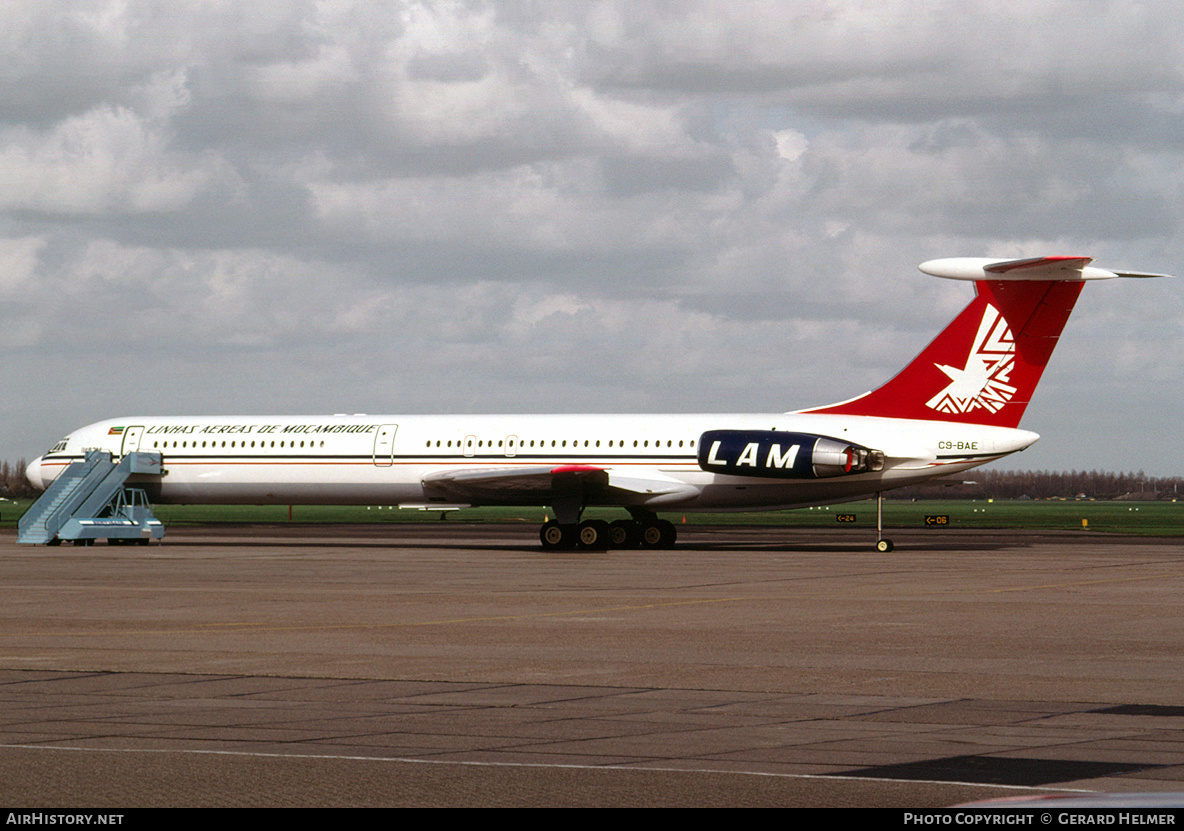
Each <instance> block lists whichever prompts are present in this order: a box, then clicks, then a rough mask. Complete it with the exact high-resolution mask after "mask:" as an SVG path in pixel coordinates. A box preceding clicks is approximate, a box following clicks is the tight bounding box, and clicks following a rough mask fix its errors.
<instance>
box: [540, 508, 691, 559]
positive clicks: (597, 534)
mask: <svg viewBox="0 0 1184 831" xmlns="http://www.w3.org/2000/svg"><path fill="white" fill-rule="evenodd" d="M677 536H678V532H677V531H676V530H675V527H674V523H672V522H669V521H667V520H665V519H658V518H657V517H656V516H654V515H653V514H649V515H648V516H647V515H642V516H641V517H635V518H634V519H618V520H617V521H616V522H606V521H604V520H603V519H587V520H584V521H583V522H578V523H573V522H559V521H557V520H554V519H552V520H550V521H548V522H546V523H544V525H543V527H542V528H540V529H539V541H540V542H542V544H543V548H546V549H549V550H562V549H573V548H582V549H586V550H589V551H603V550H605V549H609V548H673V547H674V541H675V538H676V537H677Z"/></svg>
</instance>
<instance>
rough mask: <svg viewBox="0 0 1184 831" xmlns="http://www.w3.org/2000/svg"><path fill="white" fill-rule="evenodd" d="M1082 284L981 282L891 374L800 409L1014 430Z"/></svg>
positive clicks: (1020, 280) (1072, 282)
mask: <svg viewBox="0 0 1184 831" xmlns="http://www.w3.org/2000/svg"><path fill="white" fill-rule="evenodd" d="M1085 262H1089V261H1088V260H1085ZM980 273H982V272H980ZM943 276H946V275H943ZM1083 285H1084V283H1083V282H1081V281H1080V280H1065V279H1061V280H1031V279H1015V278H1009V279H1001V280H989V279H988V280H979V281H977V282H976V283H975V286H976V287H977V289H978V296H977V297H975V298H974V300H973V301H971V303H970V305H969V306H967V307H966V308H965V309H963V310H962V312H961V313H960V314H959V315H958V316H957V317H956V318H954V321H953V322H952V323H951V324H950V325H949V326H947V327H946V328H945V330H944V331H942V333H941V334H940V335H938V336H937V338H935V339H934V341H933V343H931V344H929V346H927V347H925V349H924V350H923V351H922V352H921V354H920V355H918V356H917V357H916V358H915V359H913V362H912V363H910V364H909V365H908V366H906V367H905V368H904V369H903V370H901V371H900V373H899V374H898V375H897V376H896V377H895V378H893V379H892V380H891V381H889V382H888V383H886V384H884V386H882V387H880V388H879V389H877V390H873V391H872V392H869V393H865V394H864V395H861V396H860V397H859V398H854V399H852V400H850V401H845V402H843V403H840V404H832V405H831V406H829V407H819V408H817V409H811V410H806V411H805V412H810V413H834V414H841V415H866V416H886V417H889V418H916V419H928V420H932V421H956V422H965V423H969V424H991V425H996V426H999V427H1016V426H1018V425H1019V423H1020V418H1021V417H1022V416H1023V414H1024V410H1025V409H1026V408H1027V406H1028V402H1029V401H1031V400H1032V394H1033V393H1034V392H1035V391H1036V384H1037V383H1038V382H1039V381H1040V376H1041V374H1042V373H1043V372H1044V367H1045V366H1046V365H1047V364H1048V359H1049V356H1051V355H1052V351H1053V349H1054V348H1055V347H1056V345H1057V339H1058V338H1059V337H1060V336H1061V330H1062V329H1063V328H1064V326H1065V322H1066V321H1067V320H1068V319H1069V313H1070V312H1072V311H1073V304H1074V303H1076V302H1077V297H1078V295H1079V294H1081V287H1082V286H1083Z"/></svg>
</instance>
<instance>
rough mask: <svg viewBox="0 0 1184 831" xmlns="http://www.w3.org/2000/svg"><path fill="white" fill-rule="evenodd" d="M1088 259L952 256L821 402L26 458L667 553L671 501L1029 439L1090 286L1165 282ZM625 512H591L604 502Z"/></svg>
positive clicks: (327, 428)
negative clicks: (902, 353)
mask: <svg viewBox="0 0 1184 831" xmlns="http://www.w3.org/2000/svg"><path fill="white" fill-rule="evenodd" d="M1091 262H1092V260H1091V258H1088V257H1036V258H1029V259H1019V260H993V259H987V258H964V257H958V258H947V259H940V260H930V261H929V262H926V263H923V264H922V265H921V266H920V269H921V271H923V272H924V273H926V274H929V275H932V276H936V277H943V278H948V279H955V280H967V281H972V282H974V283H975V287H976V290H977V291H976V295H975V297H974V299H973V300H972V301H971V302H970V304H969V305H967V306H966V308H965V309H963V310H962V311H961V312H960V313H959V314H958V316H957V317H955V318H954V320H953V321H952V322H951V323H950V324H949V325H948V326H946V328H945V329H944V330H943V331H942V332H941V333H940V334H939V335H938V336H937V337H936V338H935V339H934V340H933V342H932V343H930V344H929V345H928V346H927V347H926V348H925V349H924V350H922V352H921V353H920V354H919V355H918V356H917V357H916V358H915V359H914V360H913V361H912V362H911V363H909V364H908V365H907V366H906V367H905V368H904V369H903V370H901V371H900V372H899V373H898V374H897V375H896V376H895V377H893V378H892V379H891V380H889V381H888V382H887V383H885V384H884V385H882V386H881V387H879V388H878V389H875V390H872V391H870V392H866V393H864V394H863V395H860V396H857V397H856V398H852V399H849V400H847V401H842V402H839V403H836V404H830V405H827V406H822V407H813V408H810V409H804V410H797V411H793V412H787V413H763V414H752V413H749V414H731V415H727V414H724V415H713V414H698V415H691V414H687V415H615V414H605V415H404V416H394V415H377V416H375V415H331V416H170V417H156V416H125V417H120V418H115V419H108V420H106V421H100V422H98V423H96V424H91V425H89V426H86V427H82V428H81V429H78V430H75V431H74V432H72V433H70V434H69V435H68V436H66V437H65V438H64V439H62V440H61V441H60V442H58V443H57V444H56V445H54V446H53V448H52V449H51V450H49V451H48V452H47V453H45V454H44V455H42V456H40V457H38V458H36V459H34V460H33V462H32V463H30V464H29V466H28V468H27V471H26V475H27V476H28V479H29V481H30V482H31V483H32V484H33V485H34V486H36V487H38V488H42V489H44V488H45V487H46V486H47V485H48V484H49V483H50V482H52V481H53V480H54V479H55V478H56V477H57V476H58V475H59V474H60V473H61V471H62V470H64V469H65V468H66V466H68V465H69V464H70V463H72V462H75V461H79V460H81V459H82V458H83V457H84V453H85V451H87V450H90V449H102V450H106V451H109V452H110V453H111V454H112V457H113V458H114V459H119V458H121V457H123V456H124V455H125V454H128V453H132V452H136V451H148V452H153V453H159V454H160V457H161V468H160V472H159V473H147V474H137V475H134V476H133V477H132V479H131V480H129V482H128V484H129V485H134V486H136V487H140V488H143V489H145V490H146V491H147V493H148V496H149V498H150V499H151V500H153V501H155V502H163V503H191V504H219V503H220V504H284V505H293V504H352V505H392V504H399V505H401V506H404V507H411V506H415V507H432V508H440V509H444V508H449V507H469V506H478V505H505V506H542V507H549V508H550V509H551V510H552V511H553V512H554V518H551V519H549V520H548V521H547V522H545V523H544V524H543V525H542V527H541V528H540V529H539V539H540V541H541V542H542V545H543V547H544V548H545V549H572V548H576V547H580V548H585V549H604V548H610V547H611V548H636V547H644V548H656V549H666V548H671V547H673V545H674V544H675V540H676V536H677V534H676V528H675V526H674V524H673V523H671V522H670V521H669V520H664V519H660V518H659V517H658V513H659V512H665V511H679V512H689V511H753V510H761V511H771V510H781V509H787V508H798V507H805V506H817V505H825V504H832V503H840V502H846V501H851V500H857V499H864V498H867V497H870V496H873V495H874V496H875V497H876V498H877V500H878V502H877V522H876V548H877V550H879V551H882V552H887V551H891V550H892V548H893V545H892V542H891V540H888V539H886V538H885V537H884V535H883V525H882V504H883V503H882V499H883V493H884V491H886V490H890V489H892V488H899V487H904V486H906V485H915V484H919V483H922V482H926V481H928V480H931V479H934V478H936V477H941V476H949V475H951V474H958V473H962V472H964V471H966V470H969V469H971V468H974V467H977V466H979V465H982V464H985V463H988V462H993V461H995V460H997V459H1000V458H1003V457H1004V456H1007V455H1008V454H1011V453H1015V452H1018V451H1021V450H1024V449H1025V448H1027V447H1029V446H1030V445H1032V443H1033V442H1035V441H1036V440H1037V439H1038V438H1039V436H1038V435H1037V434H1036V433H1033V432H1030V431H1027V430H1021V429H1019V423H1020V418H1021V417H1022V416H1023V413H1024V410H1025V408H1026V407H1027V406H1028V403H1029V402H1030V401H1031V397H1032V394H1033V392H1034V391H1035V389H1036V385H1037V383H1038V382H1039V380H1040V376H1041V374H1042V372H1043V371H1044V368H1045V366H1046V365H1047V363H1048V360H1049V357H1050V355H1051V354H1052V352H1053V349H1054V347H1055V346H1056V344H1057V340H1058V339H1059V337H1060V335H1061V331H1062V329H1063V328H1064V325H1065V323H1066V321H1067V320H1068V318H1069V315H1070V313H1071V312H1072V310H1073V306H1074V304H1075V302H1076V301H1077V298H1078V296H1079V294H1080V293H1081V289H1082V287H1083V285H1084V283H1085V281H1087V280H1098V279H1110V278H1114V277H1156V276H1162V275H1156V274H1145V273H1139V272H1115V271H1107V270H1104V269H1100V268H1097V267H1094V266H1091V265H1090V263H1091ZM594 506H595V507H616V508H622V509H624V510H625V511H626V512H627V513H628V514H629V517H630V518H629V519H620V520H618V521H615V522H612V523H609V522H607V521H604V520H598V519H591V520H584V521H582V522H581V518H582V515H583V512H584V510H585V509H586V508H589V507H594Z"/></svg>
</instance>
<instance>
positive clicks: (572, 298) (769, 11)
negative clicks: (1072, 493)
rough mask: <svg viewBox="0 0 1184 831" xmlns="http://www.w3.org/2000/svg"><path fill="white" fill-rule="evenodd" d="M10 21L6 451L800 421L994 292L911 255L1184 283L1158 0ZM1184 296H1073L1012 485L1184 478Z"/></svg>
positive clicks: (169, 6) (396, 9) (324, 8)
mask: <svg viewBox="0 0 1184 831" xmlns="http://www.w3.org/2000/svg"><path fill="white" fill-rule="evenodd" d="M3 19H4V26H3V27H0V390H2V391H3V395H0V458H4V459H9V460H11V461H16V460H17V459H18V458H20V457H21V456H25V457H28V458H32V457H33V456H36V455H38V454H40V453H42V452H44V451H45V450H46V449H48V448H49V447H50V446H51V445H52V444H53V443H54V442H55V441H57V440H58V439H59V438H61V437H62V436H63V435H65V434H66V433H67V432H69V431H70V430H72V429H74V428H77V427H80V426H82V425H84V424H87V423H90V422H93V421H98V420H100V419H103V418H109V417H116V416H121V415H132V414H136V415H165V414H198V413H202V414H205V413H209V414H292V413H340V412H350V413H353V412H367V413H433V412H473V413H497V412H753V411H759V412H782V411H787V410H792V409H798V408H803V407H808V406H813V405H820V404H826V403H830V402H833V401H838V400H843V399H847V398H850V397H852V396H854V395H858V394H859V393H861V392H863V391H865V390H867V389H871V388H873V387H876V386H878V385H879V384H880V383H881V382H883V381H884V380H886V379H887V378H888V377H890V376H891V375H893V374H895V372H896V371H897V370H899V369H900V368H901V367H903V366H904V365H905V364H906V363H907V362H908V361H909V360H910V359H911V358H912V357H913V356H914V355H915V354H916V353H917V352H919V351H920V350H921V349H922V348H923V347H924V345H925V344H926V343H928V341H929V340H930V339H931V338H932V337H933V336H934V335H935V334H936V333H937V332H938V331H939V330H940V329H941V328H942V327H944V326H945V324H946V323H947V322H948V321H949V320H950V319H951V318H952V317H953V315H954V314H955V313H956V312H957V311H958V310H959V309H961V308H962V307H963V306H964V305H965V304H966V303H967V302H968V301H969V300H970V297H971V295H972V293H973V289H972V286H971V285H970V284H968V283H962V282H957V281H946V280H939V279H934V278H932V277H928V276H926V275H924V274H921V273H920V272H919V271H918V270H917V268H916V266H917V265H918V264H919V263H921V262H922V261H925V260H929V259H932V258H936V257H949V256H982V257H998V258H1001V259H1013V258H1020V257H1029V256H1041V255H1083V256H1090V257H1094V258H1095V265H1098V266H1101V267H1103V268H1111V269H1118V270H1123V269H1126V270H1134V271H1149V272H1164V273H1169V274H1180V275H1184V247H1182V246H1181V242H1182V241H1184V240H1182V237H1184V226H1182V219H1184V16H1181V15H1180V14H1179V13H1178V5H1177V4H1176V3H1174V2H1166V1H1165V2H1137V0H1130V1H1129V2H1120V1H1118V0H1116V1H1115V2H1102V1H1101V0H1072V2H1058V0H1038V2H1028V0H1009V1H1008V2H995V1H994V0H992V1H990V2H988V0H983V1H982V2H973V1H971V0H967V1H966V2H948V3H941V2H930V3H921V2H916V0H911V1H908V2H906V1H904V0H868V1H867V2H864V0H844V1H843V2H830V1H829V0H796V1H795V2H737V0H721V1H720V2H691V1H690V0H680V1H679V2H639V0H623V1H622V2H608V1H607V0H606V2H578V0H572V1H571V2H563V3H528V2H506V3H492V2H464V3H462V2H456V3H449V2H430V3H427V2H425V3H418V2H397V0H389V1H384V2H367V3H352V2H348V0H333V2H270V1H269V0H258V2H251V3H240V2H214V1H210V2H184V0H169V2H139V0H122V2H101V0H85V1H84V2H66V1H65V0H57V1H56V2H46V0H6V2H5V3H4V13H3ZM1181 279H1184V278H1181ZM1182 286H1184V283H1182V282H1181V280H1174V279H1173V280H1169V279H1160V280H1112V281H1105V282H1098V283H1091V284H1089V285H1087V286H1086V290H1085V292H1084V293H1083V294H1082V297H1081V300H1080V301H1079V303H1078V306H1077V310H1076V312H1075V313H1074V316H1073V318H1072V319H1071V320H1070V322H1069V325H1068V327H1067V329H1066V331H1065V334H1064V336H1063V338H1062V339H1061V342H1060V346H1059V349H1058V351H1057V353H1056V354H1055V355H1054V356H1053V359H1052V362H1051V364H1050V366H1049V368H1048V370H1047V372H1046V373H1045V376H1044V381H1043V383H1042V385H1041V387H1040V389H1039V390H1038V392H1037V395H1036V399H1035V401H1034V402H1033V404H1032V405H1031V406H1030V407H1029V408H1028V412H1027V415H1026V417H1025V420H1024V423H1023V425H1022V426H1023V427H1025V428H1027V429H1031V430H1034V431H1036V432H1038V433H1041V434H1042V436H1043V438H1042V440H1041V441H1040V442H1039V443H1038V444H1037V445H1035V446H1034V447H1032V448H1030V449H1029V450H1027V451H1025V452H1024V453H1023V454H1022V455H1020V456H1016V457H1012V458H1011V459H1008V460H1005V461H1004V462H1001V463H998V464H997V465H996V467H1000V468H1002V469H1034V470H1040V469H1050V470H1071V469H1076V470H1092V469H1098V470H1114V471H1138V470H1143V471H1145V472H1146V473H1147V474H1148V475H1154V476H1170V475H1179V474H1181V473H1184V461H1182V456H1184V454H1182V452H1181V451H1182V450H1184V441H1182V440H1181V437H1180V431H1179V429H1178V428H1179V425H1180V422H1181V417H1180V411H1181V400H1182V398H1184V393H1182V389H1184V301H1182V297H1181V293H1182Z"/></svg>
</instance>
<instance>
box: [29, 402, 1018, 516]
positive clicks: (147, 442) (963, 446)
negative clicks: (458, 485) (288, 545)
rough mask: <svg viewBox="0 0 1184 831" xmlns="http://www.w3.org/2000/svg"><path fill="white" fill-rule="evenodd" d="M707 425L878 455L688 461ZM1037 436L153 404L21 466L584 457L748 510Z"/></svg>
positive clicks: (206, 482)
mask: <svg viewBox="0 0 1184 831" xmlns="http://www.w3.org/2000/svg"><path fill="white" fill-rule="evenodd" d="M708 430H760V431H768V430H778V431H796V432H799V433H810V434H817V435H822V436H828V437H832V438H835V439H838V440H839V441H842V442H851V443H855V444H858V445H862V446H864V447H868V448H874V449H876V450H881V451H883V452H884V456H885V462H884V465H883V469H882V470H879V471H875V472H865V473H857V474H852V475H846V476H839V477H836V478H821V479H801V480H799V479H793V480H787V479H776V478H765V477H762V476H731V475H725V474H720V473H717V472H710V471H708V470H705V469H703V468H702V467H700V465H699V463H698V459H697V453H698V450H699V447H698V444H699V441H700V437H701V435H702V434H703V433H704V432H705V431H708ZM1037 438H1038V436H1037V435H1036V434H1035V433H1032V432H1029V431H1026V430H1018V429H1011V428H1004V427H991V426H982V425H974V424H956V423H950V422H946V421H916V420H908V419H896V418H878V417H871V416H837V415H811V414H808V413H772V414H739V415H470V416H464V415H441V416H437V415H411V416H392V415H377V416H370V415H349V416H342V415H334V416H176V417H159V416H153V417H127V418H117V419H111V420H108V421H102V422H98V423H96V424H91V425H89V426H87V427H83V428H81V429H79V430H76V431H74V432H73V433H71V434H70V435H69V436H67V437H66V438H65V439H64V440H63V441H61V442H59V443H58V444H57V445H56V446H55V447H54V448H53V449H52V450H51V451H49V452H48V453H46V454H45V455H44V456H41V457H39V458H37V459H35V460H34V461H33V462H32V463H31V464H30V465H29V467H28V471H27V472H28V476H29V479H30V480H31V481H32V482H33V483H34V484H35V485H38V486H40V487H45V486H46V485H47V484H48V483H49V482H51V481H52V480H53V479H55V478H56V477H57V476H58V475H59V474H60V473H61V471H62V470H64V469H65V467H66V466H67V465H68V464H70V463H71V462H72V461H77V460H80V459H81V458H82V457H83V454H84V452H85V451H86V450H89V449H103V450H108V451H110V452H111V453H112V454H113V455H114V456H116V457H120V456H122V455H124V454H126V453H130V452H133V451H151V452H157V453H160V454H161V456H162V460H163V467H164V470H165V473H164V475H163V476H157V477H152V478H151V480H150V481H147V482H145V483H144V484H145V485H146V486H147V488H148V490H149V493H150V496H151V497H152V498H153V499H154V500H156V501H160V502H173V503H227V504H231V503H237V504H359V505H362V504H371V505H394V504H430V503H439V502H441V501H445V500H444V499H443V498H442V497H441V496H440V495H439V492H436V491H432V490H431V489H430V488H425V484H424V479H425V477H432V476H433V475H440V474H441V473H446V472H449V471H453V472H463V473H466V474H468V473H475V474H477V475H486V476H492V477H493V479H494V484H493V485H492V486H488V487H486V488H485V489H484V490H483V491H482V492H481V497H480V499H467V500H447V501H452V502H456V501H463V502H465V503H467V504H486V505H493V504H500V505H533V504H546V503H545V501H540V500H539V499H538V498H537V497H536V496H532V495H531V493H530V492H529V491H526V492H524V491H522V490H520V489H518V488H516V487H515V486H514V484H515V477H516V476H517V473H516V471H528V470H537V469H539V468H540V467H541V466H557V467H558V466H591V467H595V468H598V469H602V470H604V471H606V472H607V475H608V477H609V483H610V484H614V482H617V481H619V482H622V483H632V484H631V485H630V486H628V487H625V486H623V488H624V490H622V491H620V492H618V494H617V495H616V496H613V497H604V498H603V499H602V500H601V501H598V502H596V503H595V504H606V505H620V506H636V507H639V508H646V509H650V510H655V511H657V510H670V509H678V510H703V511H743V510H762V509H776V508H785V507H795V506H802V505H817V504H823V503H827V502H841V501H845V500H850V499H858V498H861V497H864V496H867V495H870V494H874V493H876V492H878V491H882V490H887V489H890V488H896V487H901V486H904V485H910V484H916V483H919V482H923V481H925V480H927V479H931V478H934V477H937V476H945V475H948V474H951V473H957V472H960V471H963V470H966V469H968V468H972V467H975V466H977V465H980V464H984V463H986V462H989V461H993V460H995V459H998V458H1000V457H1002V456H1005V455H1007V454H1009V453H1014V452H1016V451H1018V450H1023V449H1024V448H1026V447H1028V446H1029V445H1031V444H1032V443H1033V442H1034V441H1036V439H1037ZM499 471H500V472H504V474H505V475H504V480H502V479H498V477H499ZM638 483H640V484H638ZM129 484H135V482H134V481H133V482H131V483H129ZM666 484H669V487H666V486H665V485H666ZM629 488H631V489H629ZM620 493H625V494H626V495H625V497H623V498H622V497H621V496H620Z"/></svg>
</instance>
